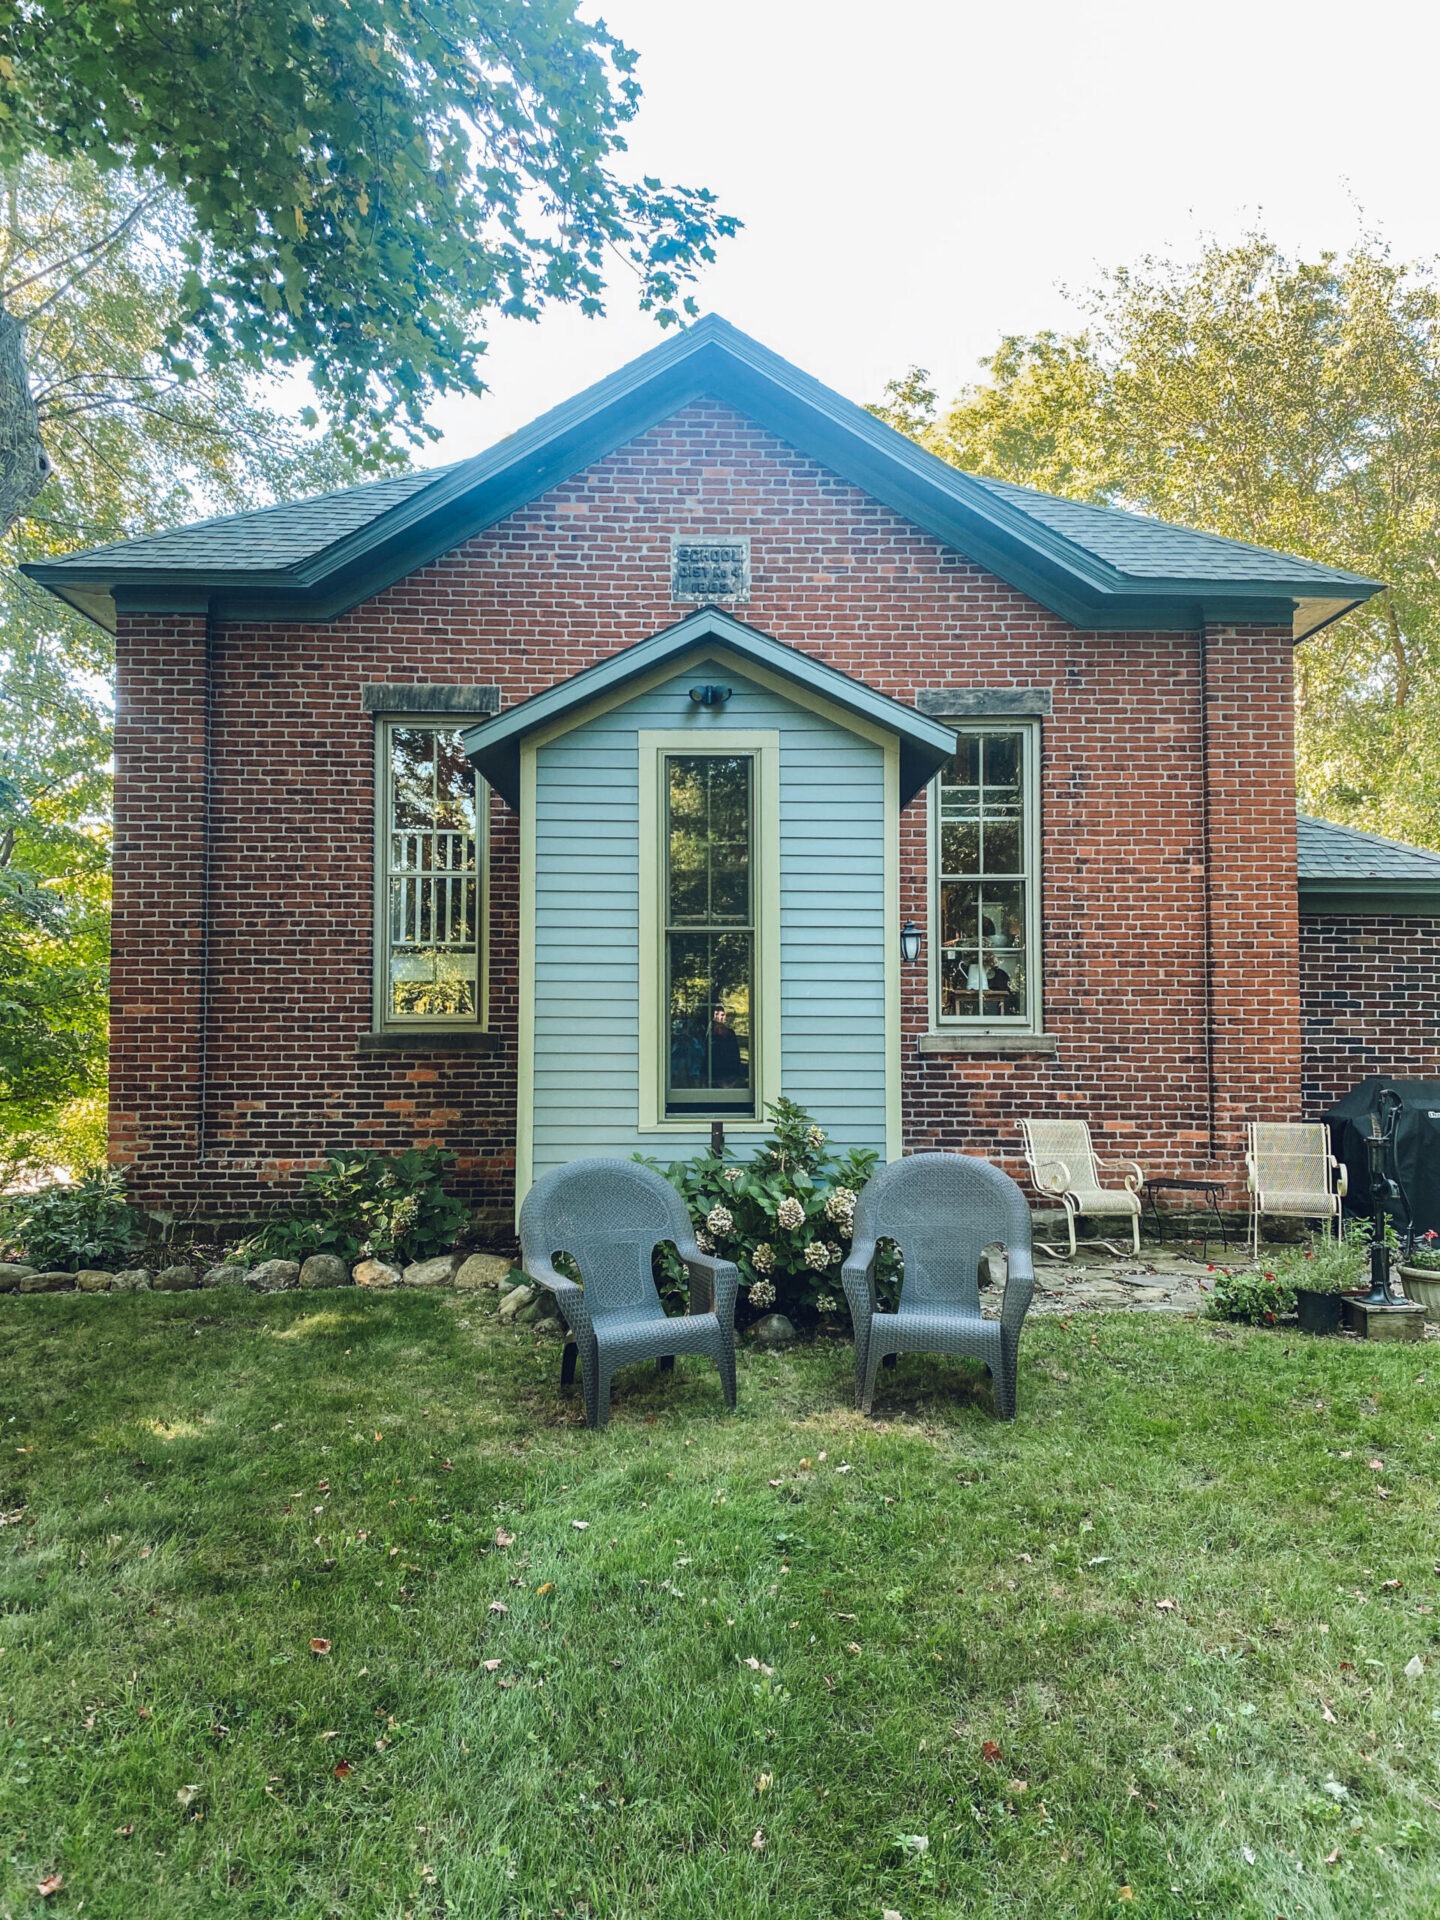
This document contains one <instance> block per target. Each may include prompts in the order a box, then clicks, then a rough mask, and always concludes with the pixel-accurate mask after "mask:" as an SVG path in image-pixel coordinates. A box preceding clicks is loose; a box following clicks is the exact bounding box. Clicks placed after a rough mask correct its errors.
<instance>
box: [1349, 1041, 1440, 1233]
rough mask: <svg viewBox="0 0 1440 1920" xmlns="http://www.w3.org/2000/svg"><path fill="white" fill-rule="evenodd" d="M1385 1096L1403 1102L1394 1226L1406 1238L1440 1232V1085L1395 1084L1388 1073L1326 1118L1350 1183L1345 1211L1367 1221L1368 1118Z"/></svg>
mask: <svg viewBox="0 0 1440 1920" xmlns="http://www.w3.org/2000/svg"><path fill="white" fill-rule="evenodd" d="M1387 1091H1389V1092H1392V1093H1393V1094H1394V1095H1395V1096H1396V1098H1397V1099H1398V1100H1399V1102H1400V1110H1399V1112H1398V1113H1397V1114H1396V1116H1395V1136H1394V1138H1395V1147H1394V1159H1393V1162H1392V1164H1391V1167H1390V1172H1391V1173H1392V1174H1393V1176H1394V1178H1395V1181H1396V1184H1397V1185H1398V1186H1399V1188H1400V1194H1401V1198H1400V1201H1399V1204H1398V1205H1397V1206H1396V1208H1395V1210H1394V1215H1393V1218H1394V1221H1395V1226H1396V1228H1397V1230H1398V1231H1399V1233H1400V1235H1401V1237H1402V1238H1403V1237H1404V1236H1405V1235H1407V1234H1414V1235H1419V1234H1422V1233H1427V1232H1434V1233H1440V1080H1392V1079H1391V1078H1390V1076H1389V1074H1384V1073H1378V1074H1375V1075H1373V1076H1372V1077H1371V1078H1370V1079H1369V1080H1362V1081H1361V1082H1360V1085H1359V1086H1358V1087H1355V1088H1354V1089H1352V1091H1351V1092H1349V1093H1347V1094H1346V1095H1345V1096H1344V1098H1343V1099H1341V1100H1337V1101H1336V1102H1335V1105H1334V1106H1333V1107H1331V1109H1330V1111H1329V1112H1328V1113H1327V1114H1326V1116H1325V1124H1326V1125H1327V1126H1328V1127H1329V1129H1330V1143H1331V1150H1332V1152H1333V1153H1334V1155H1335V1158H1336V1159H1337V1160H1338V1161H1340V1163H1341V1165H1342V1166H1343V1167H1344V1168H1345V1171H1346V1174H1347V1175H1348V1177H1349V1183H1350V1191H1349V1193H1348V1194H1347V1195H1346V1198H1345V1211H1346V1213H1347V1214H1356V1213H1358V1214H1361V1215H1364V1216H1365V1217H1367V1218H1368V1217H1369V1214H1370V1211H1371V1196H1370V1158H1369V1154H1368V1153H1367V1151H1366V1148H1365V1142H1366V1140H1367V1139H1368V1138H1369V1135H1370V1116H1371V1115H1372V1114H1375V1115H1377V1116H1378V1114H1379V1112H1380V1095H1381V1094H1382V1093H1384V1092H1387ZM1387 1104H1388V1103H1387Z"/></svg>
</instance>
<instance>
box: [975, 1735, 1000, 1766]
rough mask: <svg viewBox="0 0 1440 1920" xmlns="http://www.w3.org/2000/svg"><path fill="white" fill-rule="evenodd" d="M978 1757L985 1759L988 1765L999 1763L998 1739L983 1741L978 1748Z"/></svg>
mask: <svg viewBox="0 0 1440 1920" xmlns="http://www.w3.org/2000/svg"><path fill="white" fill-rule="evenodd" d="M980 1758H981V1759H982V1760H984V1761H986V1762H987V1764H988V1765H990V1766H992V1767H998V1766H999V1764H1000V1742H999V1741H998V1740H987V1741H985V1743H984V1744H983V1746H982V1747H981V1749H980Z"/></svg>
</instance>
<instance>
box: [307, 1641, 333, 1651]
mask: <svg viewBox="0 0 1440 1920" xmlns="http://www.w3.org/2000/svg"><path fill="white" fill-rule="evenodd" d="M310 1651H311V1652H312V1653H315V1654H321V1653H328V1652H329V1651H330V1642H329V1641H328V1640H320V1639H315V1640H312V1641H311V1642H310Z"/></svg>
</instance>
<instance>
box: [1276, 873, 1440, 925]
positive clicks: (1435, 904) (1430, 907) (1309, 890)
mask: <svg viewBox="0 0 1440 1920" xmlns="http://www.w3.org/2000/svg"><path fill="white" fill-rule="evenodd" d="M1300 912H1301V913H1302V915H1303V914H1308V915H1310V916H1312V917H1317V916H1319V915H1322V914H1341V915H1344V914H1358V915H1361V916H1367V915H1386V916H1393V917H1395V918H1397V919H1423V918H1426V917H1428V916H1430V915H1440V879H1436V880H1366V879H1356V880H1338V879H1325V880H1320V879H1316V880H1306V879H1304V878H1303V877H1302V879H1301V881H1300Z"/></svg>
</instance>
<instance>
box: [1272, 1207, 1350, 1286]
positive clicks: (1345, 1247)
mask: <svg viewBox="0 0 1440 1920" xmlns="http://www.w3.org/2000/svg"><path fill="white" fill-rule="evenodd" d="M1273 1270H1274V1273H1275V1276H1276V1278H1277V1279H1278V1280H1280V1281H1281V1282H1282V1283H1283V1284H1284V1285H1285V1286H1287V1287H1296V1288H1303V1290H1304V1291H1305V1292H1306V1293H1349V1292H1351V1291H1352V1290H1353V1289H1354V1288H1356V1287H1364V1286H1366V1285H1367V1284H1368V1282H1369V1278H1370V1230H1369V1228H1368V1227H1366V1226H1365V1225H1363V1224H1362V1223H1361V1222H1360V1221H1355V1222H1353V1223H1352V1224H1351V1225H1350V1226H1349V1227H1348V1228H1347V1229H1346V1231H1345V1237H1344V1239H1343V1240H1336V1239H1335V1238H1334V1237H1333V1236H1332V1235H1330V1234H1328V1233H1317V1234H1316V1235H1314V1237H1313V1238H1312V1239H1311V1240H1309V1241H1308V1242H1307V1244H1306V1245H1305V1246H1303V1247H1287V1248H1286V1250H1285V1252H1284V1253H1283V1254H1281V1255H1280V1256H1279V1258H1278V1259H1277V1260H1276V1261H1275V1262H1274V1263H1273Z"/></svg>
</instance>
